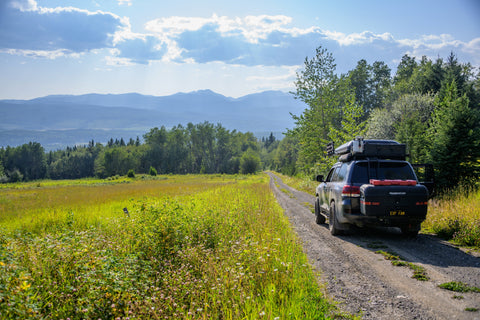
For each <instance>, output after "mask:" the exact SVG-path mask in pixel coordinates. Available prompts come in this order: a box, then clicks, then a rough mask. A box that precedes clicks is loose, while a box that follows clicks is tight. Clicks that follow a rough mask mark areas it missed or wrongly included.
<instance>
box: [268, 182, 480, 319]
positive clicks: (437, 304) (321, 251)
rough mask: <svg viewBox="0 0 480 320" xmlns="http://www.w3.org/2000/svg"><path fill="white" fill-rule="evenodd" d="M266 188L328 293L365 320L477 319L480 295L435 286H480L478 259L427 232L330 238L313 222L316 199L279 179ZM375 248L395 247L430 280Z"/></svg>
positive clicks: (366, 232)
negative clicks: (420, 278)
mask: <svg viewBox="0 0 480 320" xmlns="http://www.w3.org/2000/svg"><path fill="white" fill-rule="evenodd" d="M269 174H270V176H271V181H270V186H271V188H272V190H273V191H274V193H275V195H276V197H277V200H278V202H279V203H280V205H281V206H282V207H283V208H284V210H285V214H286V215H287V216H288V217H289V219H290V221H291V223H292V225H293V227H294V228H295V230H296V232H297V234H298V236H299V238H300V239H301V240H302V241H303V244H304V250H305V252H306V254H307V255H308V257H309V259H310V260H311V263H312V264H313V266H314V267H315V268H316V269H317V270H318V271H320V272H321V275H322V281H323V282H325V283H326V286H327V292H328V295H329V296H330V297H332V298H333V300H335V301H338V302H339V303H340V305H339V308H340V309H342V310H345V311H348V312H350V313H352V314H359V315H361V316H362V318H363V319H389V320H393V319H479V320H480V311H466V310H465V309H466V308H476V309H480V293H475V292H469V293H456V292H452V291H448V290H445V289H441V288H439V287H438V285H439V284H441V283H445V282H450V281H461V282H464V283H466V284H468V285H470V286H475V287H480V258H479V257H475V256H473V255H470V254H468V253H464V252H463V251H461V250H459V249H457V248H454V247H453V246H451V245H450V244H448V243H446V242H444V241H441V240H439V239H437V238H436V237H433V236H429V235H422V234H421V235H419V236H418V237H417V238H415V239H405V238H404V237H403V236H402V235H401V234H400V232H399V231H398V230H396V229H395V228H389V229H382V230H378V229H375V230H372V229H368V230H360V231H359V230H356V231H352V232H349V234H347V235H342V236H338V237H335V236H332V235H331V234H330V232H329V230H328V225H326V224H325V225H317V224H316V223H315V216H314V214H313V213H312V211H313V210H312V208H313V204H314V197H313V196H311V195H309V194H306V193H304V192H300V191H297V190H295V189H292V188H290V187H289V186H287V185H285V184H283V183H282V181H281V180H280V178H278V177H277V176H275V175H274V174H271V173H269ZM377 250H384V251H393V252H395V253H397V254H399V255H400V256H401V257H402V258H404V259H405V260H406V261H408V262H411V263H413V264H415V265H418V266H422V267H424V268H425V269H426V273H427V276H428V277H429V280H428V281H418V280H416V279H413V278H412V275H413V271H412V270H411V269H410V268H408V267H398V266H393V265H392V264H391V262H390V261H388V260H385V259H384V257H383V256H382V255H380V254H378V253H375V251H377Z"/></svg>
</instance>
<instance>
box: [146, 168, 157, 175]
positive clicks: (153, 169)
mask: <svg viewBox="0 0 480 320" xmlns="http://www.w3.org/2000/svg"><path fill="white" fill-rule="evenodd" d="M148 173H149V174H150V175H151V176H156V175H157V169H155V168H154V167H150V170H149V172H148Z"/></svg>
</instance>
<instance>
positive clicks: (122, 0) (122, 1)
mask: <svg viewBox="0 0 480 320" xmlns="http://www.w3.org/2000/svg"><path fill="white" fill-rule="evenodd" d="M117 1H118V5H120V6H124V5H125V6H129V7H130V6H131V5H132V0H117Z"/></svg>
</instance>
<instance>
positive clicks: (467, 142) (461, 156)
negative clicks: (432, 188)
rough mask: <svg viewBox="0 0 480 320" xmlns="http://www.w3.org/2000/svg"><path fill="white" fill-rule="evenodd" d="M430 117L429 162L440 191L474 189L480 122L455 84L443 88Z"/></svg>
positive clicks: (479, 165)
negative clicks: (432, 165)
mask: <svg viewBox="0 0 480 320" xmlns="http://www.w3.org/2000/svg"><path fill="white" fill-rule="evenodd" d="M444 92H445V94H444V95H443V98H442V100H437V105H438V106H437V108H436V109H435V111H434V114H433V117H432V123H431V128H430V137H431V141H432V148H431V151H430V160H431V162H432V163H433V164H434V167H435V173H436V180H437V184H438V187H439V188H440V189H448V188H454V187H456V186H457V185H458V184H466V185H470V186H471V185H474V183H475V182H476V180H478V177H479V175H480V161H479V160H480V131H479V123H480V119H479V116H478V112H476V111H475V110H472V109H471V108H470V107H469V101H468V98H467V97H466V94H463V95H459V94H458V89H457V85H456V82H455V80H453V81H452V82H451V83H450V84H447V85H446V86H445V89H444Z"/></svg>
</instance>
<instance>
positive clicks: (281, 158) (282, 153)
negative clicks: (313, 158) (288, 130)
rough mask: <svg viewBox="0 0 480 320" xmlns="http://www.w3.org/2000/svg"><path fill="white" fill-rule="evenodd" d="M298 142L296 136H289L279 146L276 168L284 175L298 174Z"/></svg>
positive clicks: (275, 157)
mask: <svg viewBox="0 0 480 320" xmlns="http://www.w3.org/2000/svg"><path fill="white" fill-rule="evenodd" d="M297 159H298V141H297V139H296V137H295V136H294V135H291V134H287V135H286V136H285V137H284V138H283V139H282V140H281V141H280V143H279V144H278V148H277V150H276V151H275V155H274V164H275V166H274V168H275V170H276V171H280V172H281V173H283V174H287V175H291V176H293V175H295V174H296V173H297Z"/></svg>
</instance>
